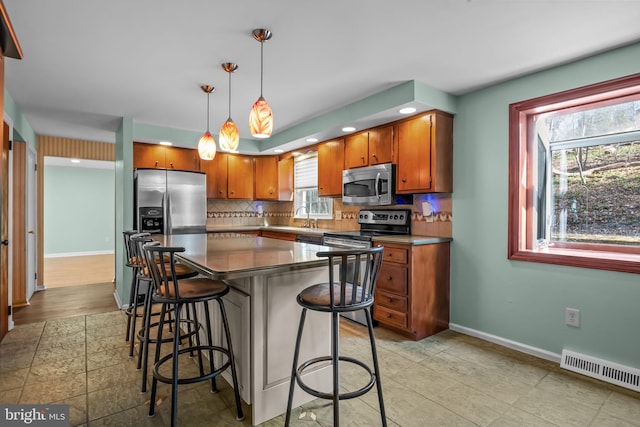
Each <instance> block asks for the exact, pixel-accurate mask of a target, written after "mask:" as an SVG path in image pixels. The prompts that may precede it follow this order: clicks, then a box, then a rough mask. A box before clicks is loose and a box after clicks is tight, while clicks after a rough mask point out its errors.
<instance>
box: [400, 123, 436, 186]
mask: <svg viewBox="0 0 640 427" xmlns="http://www.w3.org/2000/svg"><path fill="white" fill-rule="evenodd" d="M397 160H398V165H397V179H396V191H397V192H398V193H415V192H420V191H425V192H426V191H430V190H431V115H430V114H426V115H424V116H419V117H416V118H413V119H410V120H407V121H404V122H400V123H398V159H397Z"/></svg>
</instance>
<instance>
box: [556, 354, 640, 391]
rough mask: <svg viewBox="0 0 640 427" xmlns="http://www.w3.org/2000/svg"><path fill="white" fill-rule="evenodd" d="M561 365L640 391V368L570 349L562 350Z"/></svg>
mask: <svg viewBox="0 0 640 427" xmlns="http://www.w3.org/2000/svg"><path fill="white" fill-rule="evenodd" d="M560 367H561V368H564V369H567V370H569V371H573V372H577V373H579V374H583V375H587V376H589V377H593V378H597V379H599V380H602V381H606V382H609V383H612V384H616V385H619V386H621V387H626V388H629V389H631V390H635V391H640V369H636V368H630V367H628V366H624V365H620V364H617V363H615V362H609V361H607V360H604V359H599V358H597V357H591V356H586V355H584V354H580V353H576V352H573V351H569V350H562V360H561V362H560Z"/></svg>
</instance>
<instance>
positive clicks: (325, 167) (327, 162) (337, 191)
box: [318, 139, 344, 197]
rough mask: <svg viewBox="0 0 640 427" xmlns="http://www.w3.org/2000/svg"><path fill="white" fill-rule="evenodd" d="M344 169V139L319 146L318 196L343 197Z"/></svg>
mask: <svg viewBox="0 0 640 427" xmlns="http://www.w3.org/2000/svg"><path fill="white" fill-rule="evenodd" d="M343 169H344V139H336V140H334V141H327V142H323V143H322V144H320V145H318V195H319V196H321V197H325V196H341V195H342V170H343Z"/></svg>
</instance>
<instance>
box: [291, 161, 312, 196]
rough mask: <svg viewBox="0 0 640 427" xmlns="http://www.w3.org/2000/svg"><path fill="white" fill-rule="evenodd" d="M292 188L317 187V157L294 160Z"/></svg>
mask: <svg viewBox="0 0 640 427" xmlns="http://www.w3.org/2000/svg"><path fill="white" fill-rule="evenodd" d="M293 186H294V187H295V188H296V189H298V188H313V187H317V186H318V157H317V156H312V157H307V158H305V159H302V160H296V162H295V164H294V177H293Z"/></svg>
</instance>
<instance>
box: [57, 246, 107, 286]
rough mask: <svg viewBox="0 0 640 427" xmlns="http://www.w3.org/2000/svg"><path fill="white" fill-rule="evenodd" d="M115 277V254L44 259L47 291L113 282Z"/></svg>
mask: <svg viewBox="0 0 640 427" xmlns="http://www.w3.org/2000/svg"><path fill="white" fill-rule="evenodd" d="M114 275H115V255H114V254H106V255H85V256H70V257H55V258H45V259H44V286H45V288H47V289H51V288H60V287H67V286H78V285H87V284H92V283H106V282H111V281H112V280H113V277H114Z"/></svg>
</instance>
